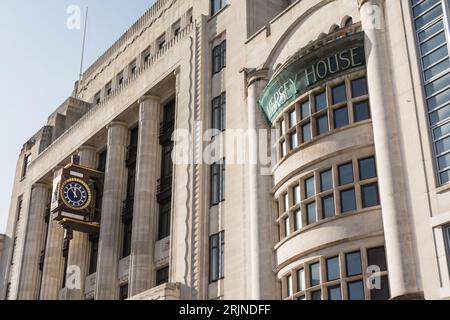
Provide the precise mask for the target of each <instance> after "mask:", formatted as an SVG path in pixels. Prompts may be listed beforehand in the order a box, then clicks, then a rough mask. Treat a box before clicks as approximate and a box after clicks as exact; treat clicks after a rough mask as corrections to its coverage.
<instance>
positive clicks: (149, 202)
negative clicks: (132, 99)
mask: <svg viewBox="0 0 450 320" xmlns="http://www.w3.org/2000/svg"><path fill="white" fill-rule="evenodd" d="M158 112H159V99H158V98H157V97H153V96H144V97H142V98H141V99H140V100H139V140H138V153H137V161H136V186H135V193H134V212H133V233H132V240H131V257H130V259H131V260H130V296H134V295H137V294H139V293H141V292H143V291H145V290H148V289H150V288H151V287H152V270H153V248H154V240H155V235H154V232H153V230H154V224H153V222H154V221H155V212H156V208H157V203H156V188H157V174H158V173H157V168H158V163H157V161H158V159H157V156H158V153H157V152H156V150H157V148H158V147H159V144H158V132H159V121H158V120H159V118H158V115H159V113H158Z"/></svg>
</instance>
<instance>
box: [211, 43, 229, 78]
mask: <svg viewBox="0 0 450 320" xmlns="http://www.w3.org/2000/svg"><path fill="white" fill-rule="evenodd" d="M226 48H227V46H226V41H223V42H222V43H221V44H219V45H217V46H215V47H214V48H213V73H218V72H220V71H221V70H222V69H223V68H224V67H225V66H226Z"/></svg>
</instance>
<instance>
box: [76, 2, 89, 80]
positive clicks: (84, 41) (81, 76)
mask: <svg viewBox="0 0 450 320" xmlns="http://www.w3.org/2000/svg"><path fill="white" fill-rule="evenodd" d="M88 14H89V7H86V17H85V19H84V32H83V44H82V47H81V63H80V77H79V82H78V83H81V81H82V80H83V62H84V49H85V46H86V31H87V22H88Z"/></svg>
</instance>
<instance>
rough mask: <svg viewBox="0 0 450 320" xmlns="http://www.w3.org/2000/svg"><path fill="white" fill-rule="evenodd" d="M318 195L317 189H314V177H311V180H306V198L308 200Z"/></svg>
mask: <svg viewBox="0 0 450 320" xmlns="http://www.w3.org/2000/svg"><path fill="white" fill-rule="evenodd" d="M315 194H316V191H315V188H314V177H311V178H309V179H306V180H305V196H306V198H307V199H308V198H311V197H314V195H315Z"/></svg>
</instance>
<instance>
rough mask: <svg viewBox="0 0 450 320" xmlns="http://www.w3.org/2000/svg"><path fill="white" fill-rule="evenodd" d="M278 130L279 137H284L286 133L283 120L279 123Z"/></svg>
mask: <svg viewBox="0 0 450 320" xmlns="http://www.w3.org/2000/svg"><path fill="white" fill-rule="evenodd" d="M280 130H281V135H284V134H285V133H286V122H285V121H284V120H281V121H280Z"/></svg>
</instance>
